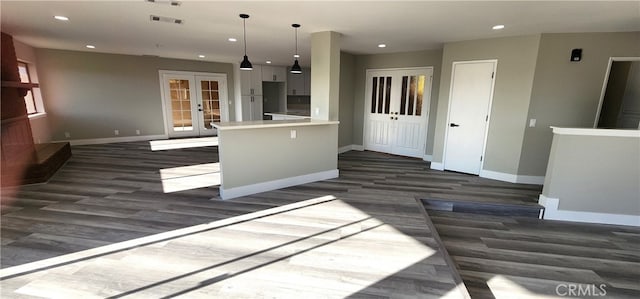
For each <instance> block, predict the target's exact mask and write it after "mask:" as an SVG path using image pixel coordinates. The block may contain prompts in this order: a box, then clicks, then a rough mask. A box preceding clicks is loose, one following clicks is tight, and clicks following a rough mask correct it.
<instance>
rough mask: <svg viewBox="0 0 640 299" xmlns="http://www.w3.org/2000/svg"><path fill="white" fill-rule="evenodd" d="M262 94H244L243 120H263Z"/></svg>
mask: <svg viewBox="0 0 640 299" xmlns="http://www.w3.org/2000/svg"><path fill="white" fill-rule="evenodd" d="M262 119H263V118H262V96H259V95H253V96H252V95H243V96H242V120H243V121H249V120H262Z"/></svg>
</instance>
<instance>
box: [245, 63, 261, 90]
mask: <svg viewBox="0 0 640 299" xmlns="http://www.w3.org/2000/svg"><path fill="white" fill-rule="evenodd" d="M240 90H241V95H243V96H250V95H262V66H260V65H255V64H254V65H253V70H250V71H242V70H241V71H240Z"/></svg>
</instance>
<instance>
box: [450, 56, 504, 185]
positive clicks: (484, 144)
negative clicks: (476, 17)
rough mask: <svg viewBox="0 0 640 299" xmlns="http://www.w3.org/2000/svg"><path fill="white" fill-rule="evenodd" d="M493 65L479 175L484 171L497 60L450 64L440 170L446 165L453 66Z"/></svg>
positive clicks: (496, 75)
mask: <svg viewBox="0 0 640 299" xmlns="http://www.w3.org/2000/svg"><path fill="white" fill-rule="evenodd" d="M486 62H492V63H493V75H494V76H493V81H492V82H491V92H490V96H489V97H490V98H489V107H488V108H487V123H486V126H485V128H484V138H483V141H482V143H483V144H482V161H480V173H482V171H483V170H484V161H486V160H487V159H486V158H487V157H486V151H487V139H488V137H489V126H490V125H491V110H492V108H493V96H494V92H495V86H496V79H497V78H498V72H497V70H498V59H483V60H464V61H454V62H453V63H452V64H451V79H450V80H449V99H448V101H447V119H446V120H447V121H446V122H445V131H444V142H443V143H444V144H443V146H442V170H446V169H447V165H446V162H445V161H446V157H447V140H448V138H449V123H450V117H451V100H452V98H451V97H452V95H453V78H454V76H455V69H456V68H455V66H456V65H458V64H467V63H486Z"/></svg>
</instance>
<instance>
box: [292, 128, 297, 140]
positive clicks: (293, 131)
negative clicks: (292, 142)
mask: <svg viewBox="0 0 640 299" xmlns="http://www.w3.org/2000/svg"><path fill="white" fill-rule="evenodd" d="M297 137H298V132H297V131H296V130H291V139H296V138H297Z"/></svg>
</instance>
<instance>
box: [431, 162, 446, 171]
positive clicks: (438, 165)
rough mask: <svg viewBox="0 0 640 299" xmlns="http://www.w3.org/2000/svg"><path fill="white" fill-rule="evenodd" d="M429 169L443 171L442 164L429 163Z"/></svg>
mask: <svg viewBox="0 0 640 299" xmlns="http://www.w3.org/2000/svg"><path fill="white" fill-rule="evenodd" d="M431 169H435V170H444V163H442V162H433V161H431Z"/></svg>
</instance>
